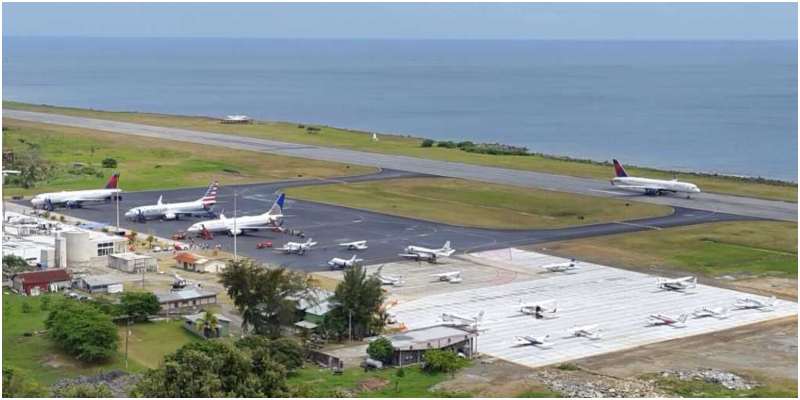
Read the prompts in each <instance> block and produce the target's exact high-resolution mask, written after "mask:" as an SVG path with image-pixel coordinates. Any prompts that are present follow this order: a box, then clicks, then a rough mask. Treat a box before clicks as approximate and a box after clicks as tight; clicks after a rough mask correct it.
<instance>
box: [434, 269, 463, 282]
mask: <svg viewBox="0 0 800 400" xmlns="http://www.w3.org/2000/svg"><path fill="white" fill-rule="evenodd" d="M431 277H433V278H436V279H437V280H438V281H440V282H450V283H461V271H450V272H442V273H441V274H432V275H431Z"/></svg>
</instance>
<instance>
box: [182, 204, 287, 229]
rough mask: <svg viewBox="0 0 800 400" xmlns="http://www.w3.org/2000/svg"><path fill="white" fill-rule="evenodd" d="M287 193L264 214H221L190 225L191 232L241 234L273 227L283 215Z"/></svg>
mask: <svg viewBox="0 0 800 400" xmlns="http://www.w3.org/2000/svg"><path fill="white" fill-rule="evenodd" d="M285 198H286V195H284V194H281V195H280V196H279V197H278V199H277V200H275V203H274V204H273V205H272V208H270V209H269V211H267V212H265V213H264V214H260V215H249V216H244V217H236V218H226V217H225V215H223V214H220V216H219V218H218V219H212V220H208V221H203V222H198V223H196V224H194V225H192V226H190V227H189V229H187V230H186V231H187V232H189V233H200V232H202V231H203V229H205V230H207V231H209V232H228V233H229V234H231V235H240V234H242V233H243V232H247V231H256V230H260V229H272V228H274V227H275V226H277V222H278V221H279V220H280V219H281V218H282V217H283V214H282V212H283V204H284V200H285Z"/></svg>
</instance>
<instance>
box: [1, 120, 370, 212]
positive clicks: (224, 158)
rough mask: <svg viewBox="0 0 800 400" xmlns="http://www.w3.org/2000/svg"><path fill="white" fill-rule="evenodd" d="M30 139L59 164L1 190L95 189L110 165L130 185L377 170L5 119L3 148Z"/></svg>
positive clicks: (15, 147) (196, 183)
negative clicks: (81, 167)
mask: <svg viewBox="0 0 800 400" xmlns="http://www.w3.org/2000/svg"><path fill="white" fill-rule="evenodd" d="M23 141H24V142H23ZM31 145H33V146H38V148H39V152H40V155H41V157H42V158H43V159H45V160H48V161H51V162H53V163H55V164H57V165H58V166H59V168H58V173H57V174H56V175H55V176H54V177H53V178H52V179H50V180H49V181H47V182H42V183H40V184H39V185H38V186H37V187H34V188H32V189H22V188H19V187H12V186H8V185H6V186H5V187H4V188H3V189H4V196H10V195H31V194H34V193H40V192H44V191H53V190H74V189H94V188H98V189H99V188H102V187H103V185H105V183H106V181H107V180H108V177H109V176H110V175H111V174H112V172H113V171H119V172H120V173H121V176H120V187H122V188H123V189H124V190H128V191H135V190H147V189H171V188H179V187H202V186H206V185H208V183H209V182H210V181H211V180H214V179H217V180H219V182H220V183H221V184H222V185H230V184H240V183H254V182H266V181H275V180H285V179H308V178H315V177H333V176H344V175H359V174H366V173H370V172H374V171H375V169H374V168H369V167H361V166H350V165H345V164H339V163H332V162H326V161H316V160H308V159H302V158H294V157H284V156H277V155H271V154H264V153H258V152H250V151H242V150H232V149H224V148H217V147H214V146H207V145H199V144H192V143H183V142H177V141H170V140H162V139H151V138H144V137H130V136H125V135H116V134H112V133H107V132H100V131H94V130H88V129H80V128H71V127H65V126H59V125H48V124H40V123H33V122H26V121H19V120H13V119H8V118H4V119H3V150H4V151H5V150H18V151H24V149H26V148H27V147H29V146H31ZM106 157H110V158H114V159H116V160H117V161H118V165H117V167H116V168H113V169H111V168H101V166H100V164H101V161H102V160H103V159H104V158H106ZM74 163H83V164H86V165H91V166H93V167H95V168H96V169H97V170H98V171H101V176H95V175H85V174H84V175H75V174H72V173H70V172H69V170H70V169H71V168H70V167H71V166H72V165H73V164H74Z"/></svg>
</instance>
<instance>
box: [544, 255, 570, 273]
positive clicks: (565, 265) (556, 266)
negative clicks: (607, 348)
mask: <svg viewBox="0 0 800 400" xmlns="http://www.w3.org/2000/svg"><path fill="white" fill-rule="evenodd" d="M542 269H544V270H545V271H547V272H567V271H571V270H573V269H578V263H577V262H576V261H575V259H574V258H573V259H570V260H569V261H566V262H560V263H553V264H547V265H542Z"/></svg>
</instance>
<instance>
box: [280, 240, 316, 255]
mask: <svg viewBox="0 0 800 400" xmlns="http://www.w3.org/2000/svg"><path fill="white" fill-rule="evenodd" d="M316 244H317V242H315V241H314V240H312V239H311V238H308V240H306V241H305V242H288V243H286V244H285V245H283V247H280V248H278V249H276V250H277V251H282V252H284V253H286V254H298V255H303V254H306V251H308V250H310V249H311V247H313V246H316Z"/></svg>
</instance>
